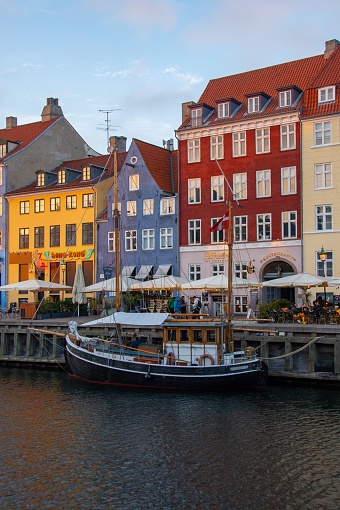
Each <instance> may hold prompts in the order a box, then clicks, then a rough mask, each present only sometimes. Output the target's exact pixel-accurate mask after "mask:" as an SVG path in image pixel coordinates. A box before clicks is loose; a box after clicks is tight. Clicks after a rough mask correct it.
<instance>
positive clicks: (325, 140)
mask: <svg viewBox="0 0 340 510" xmlns="http://www.w3.org/2000/svg"><path fill="white" fill-rule="evenodd" d="M331 142H332V132H331V123H330V121H326V122H315V123H314V145H328V144H330V143H331Z"/></svg>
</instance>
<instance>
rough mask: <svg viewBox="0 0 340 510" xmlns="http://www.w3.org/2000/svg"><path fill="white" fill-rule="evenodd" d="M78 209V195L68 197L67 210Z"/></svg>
mask: <svg viewBox="0 0 340 510" xmlns="http://www.w3.org/2000/svg"><path fill="white" fill-rule="evenodd" d="M76 208H77V195H68V196H67V197H66V209H76Z"/></svg>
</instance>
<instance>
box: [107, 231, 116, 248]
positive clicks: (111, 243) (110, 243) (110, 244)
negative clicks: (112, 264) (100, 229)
mask: <svg viewBox="0 0 340 510" xmlns="http://www.w3.org/2000/svg"><path fill="white" fill-rule="evenodd" d="M107 251H108V252H109V253H112V252H114V251H115V233H114V232H108V233H107Z"/></svg>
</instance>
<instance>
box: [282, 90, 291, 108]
mask: <svg viewBox="0 0 340 510" xmlns="http://www.w3.org/2000/svg"><path fill="white" fill-rule="evenodd" d="M291 105H292V91H291V90H282V91H281V92H280V93H279V106H280V108H285V107H286V106H291Z"/></svg>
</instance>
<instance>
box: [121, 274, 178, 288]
mask: <svg viewBox="0 0 340 510" xmlns="http://www.w3.org/2000/svg"><path fill="white" fill-rule="evenodd" d="M184 283H186V280H184V278H180V277H179V276H172V275H169V276H161V277H160V278H156V279H154V280H147V281H146V282H140V283H136V284H134V285H131V289H130V290H176V289H180V288H182V286H183V284H184Z"/></svg>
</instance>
